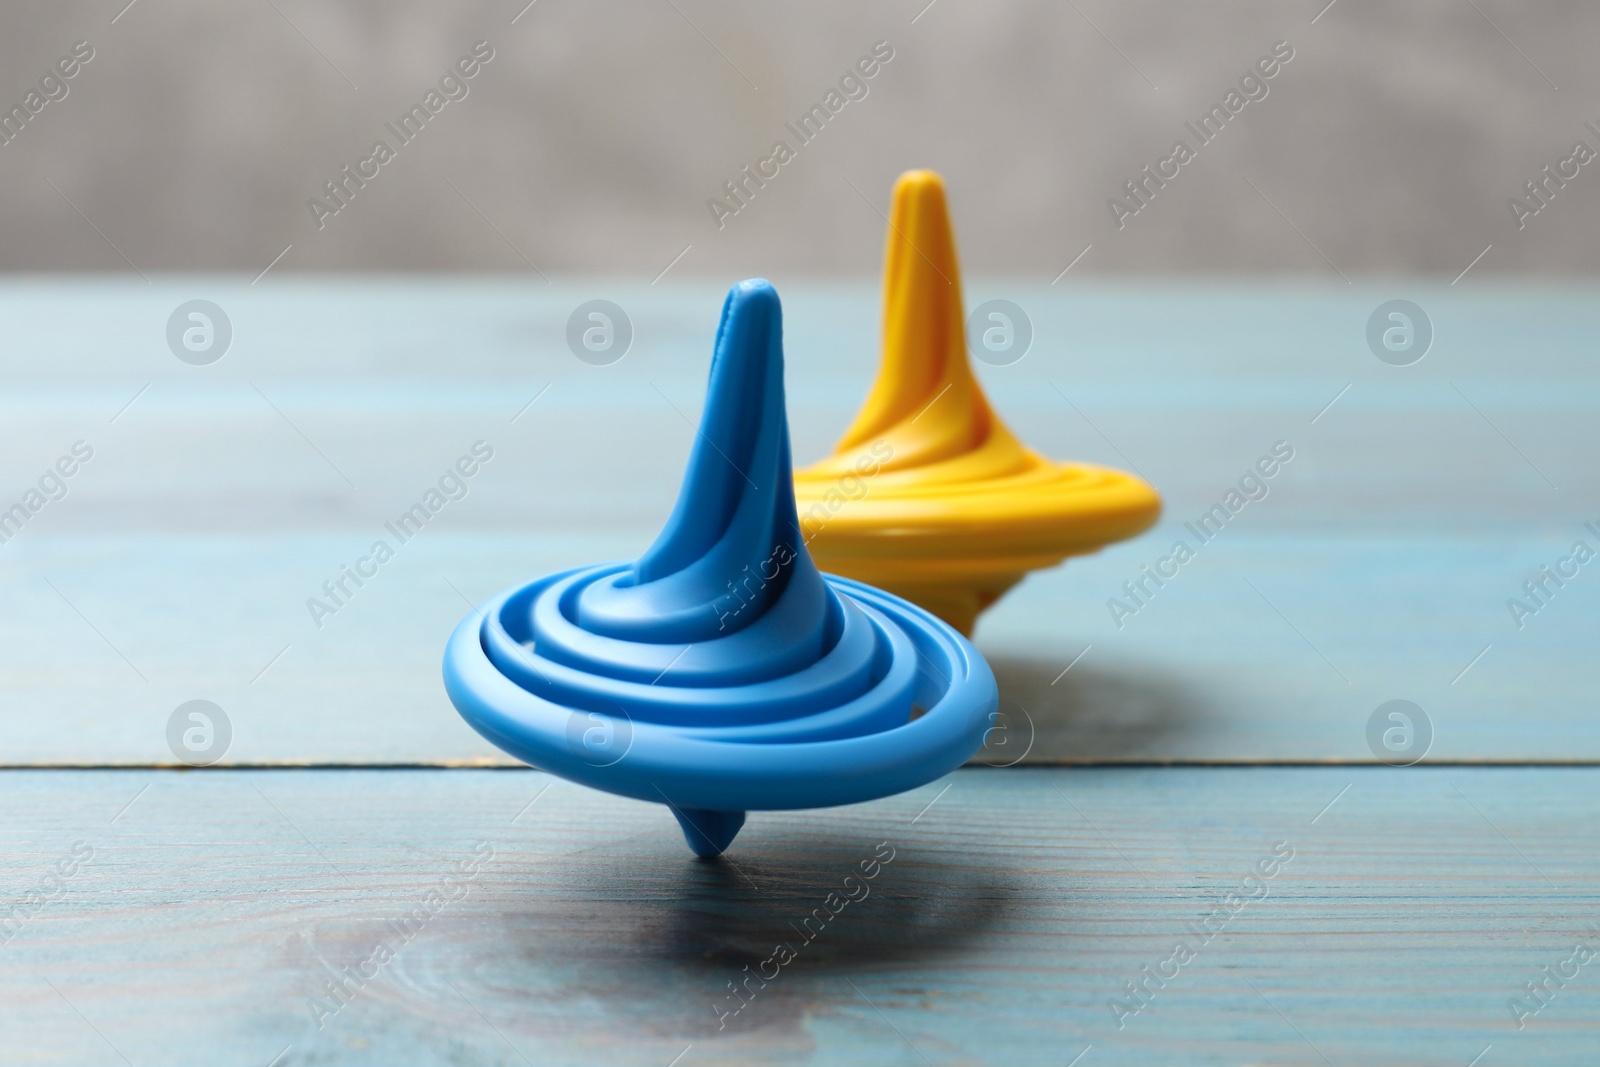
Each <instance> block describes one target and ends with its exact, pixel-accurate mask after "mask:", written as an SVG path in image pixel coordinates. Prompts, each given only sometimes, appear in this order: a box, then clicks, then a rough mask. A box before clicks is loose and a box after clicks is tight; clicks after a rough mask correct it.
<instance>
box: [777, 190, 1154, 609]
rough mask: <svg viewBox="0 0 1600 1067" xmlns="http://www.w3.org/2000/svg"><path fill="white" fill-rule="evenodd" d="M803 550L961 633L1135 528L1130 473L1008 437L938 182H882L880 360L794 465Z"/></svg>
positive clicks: (1140, 490)
mask: <svg viewBox="0 0 1600 1067" xmlns="http://www.w3.org/2000/svg"><path fill="white" fill-rule="evenodd" d="M794 490H795V499H796V501H797V503H798V504H799V510H800V520H801V525H802V526H803V527H804V533H805V537H806V541H807V543H808V545H809V546H810V549H811V554H812V555H813V556H814V557H816V561H817V564H818V565H819V566H820V567H821V568H822V569H823V570H825V571H830V572H832V573H834V574H840V575H844V576H845V577H847V578H855V579H858V580H860V581H863V582H866V583H868V584H870V585H875V586H878V587H880V588H883V589H887V590H889V591H890V592H892V593H897V594H899V595H900V596H902V597H905V598H906V599H907V600H910V601H912V602H913V603H915V604H919V605H921V606H922V607H924V608H926V609H928V610H929V611H931V612H933V613H934V614H935V615H938V616H939V617H940V618H942V619H944V620H945V621H946V622H948V623H950V624H951V625H952V626H954V627H956V628H957V629H959V630H960V631H961V632H962V633H964V634H971V632H972V627H973V624H974V623H975V622H976V621H977V617H978V613H979V612H980V611H982V610H983V609H984V608H986V607H988V606H989V605H990V604H993V603H994V602H995V601H996V600H998V599H999V598H1000V596H1001V595H1002V594H1003V593H1005V591H1006V590H1007V589H1009V588H1011V587H1012V586H1013V585H1015V584H1016V583H1017V582H1018V581H1020V580H1021V579H1022V576H1023V575H1024V574H1026V573H1027V572H1028V571H1031V570H1038V569H1040V568H1042V567H1054V566H1055V565H1057V564H1058V563H1060V562H1061V561H1062V560H1063V559H1065V558H1066V557H1067V556H1074V555H1079V554H1082V553H1086V552H1093V551H1094V550H1095V549H1098V548H1100V547H1101V546H1102V545H1107V544H1110V543H1111V542H1113V541H1120V540H1122V539H1124V538H1127V537H1132V536H1133V535H1134V534H1137V533H1139V532H1140V531H1142V530H1145V529H1148V528H1149V527H1150V525H1151V524H1152V523H1154V522H1155V521H1156V516H1157V515H1159V514H1160V513H1161V498H1160V496H1158V495H1157V494H1156V491H1155V490H1154V489H1152V488H1151V487H1150V486H1149V485H1148V484H1147V483H1146V482H1144V481H1143V480H1141V479H1139V478H1136V477H1134V476H1133V475H1131V474H1124V473H1123V472H1122V471H1118V470H1111V469H1109V468H1106V467H1096V466H1091V465H1090V464H1087V463H1056V462H1054V461H1052V460H1048V459H1046V458H1044V457H1043V456H1041V455H1039V454H1038V453H1036V452H1034V451H1032V450H1031V449H1029V448H1027V447H1025V446H1024V445H1023V444H1022V442H1020V441H1018V440H1017V439H1016V438H1015V437H1014V436H1012V434H1011V431H1010V430H1009V429H1007V428H1006V426H1005V424H1004V423H1002V422H1001V421H1000V419H999V417H998V416H997V415H995V413H994V410H993V409H992V408H990V407H989V401H988V399H987V398H985V397H984V395H983V390H982V389H980V388H979V386H978V382H977V379H976V378H974V377H973V375H972V367H971V365H970V364H969V363H968V362H967V344H966V335H965V330H964V328H963V317H962V304H961V275H960V271H959V268H958V267H957V265H956V245H955V236H954V234H953V233H952V232H951V228H950V217H949V213H948V211H947V210H946V208H945V201H944V182H943V180H942V179H940V177H939V176H938V175H937V174H935V173H933V172H932V171H927V170H914V171H909V172H907V173H905V174H903V175H901V176H900V180H899V182H897V183H896V185H895V189H894V206H893V208H892V214H891V217H890V221H889V235H888V248H887V251H886V253H885V262H884V284H883V363H882V365H881V366H880V367H879V368H878V380H877V381H876V382H874V383H873V386H872V392H871V393H870V394H868V396H867V401H866V403H865V404H863V405H862V407H861V410H860V412H859V413H857V415H856V419H855V423H854V424H853V425H852V426H851V427H850V429H849V430H848V431H846V433H845V435H844V437H842V438H841V439H840V440H839V443H838V445H836V446H835V448H834V452H833V455H831V456H829V457H828V458H827V459H824V460H822V461H821V462H819V463H816V464H814V465H812V466H810V467H807V468H806V469H804V470H801V471H798V472H797V473H796V474H795V479H794Z"/></svg>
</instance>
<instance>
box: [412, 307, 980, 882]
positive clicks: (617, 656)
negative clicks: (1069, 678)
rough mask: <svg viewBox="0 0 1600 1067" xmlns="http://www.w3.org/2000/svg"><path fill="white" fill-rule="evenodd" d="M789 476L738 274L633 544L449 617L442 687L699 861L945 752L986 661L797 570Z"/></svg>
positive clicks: (897, 612) (918, 623)
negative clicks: (646, 540)
mask: <svg viewBox="0 0 1600 1067" xmlns="http://www.w3.org/2000/svg"><path fill="white" fill-rule="evenodd" d="M792 479H793V474H792V470H791V465H790V460H789V424H788V418H787V415H786V414H785V408H784V394H783V347H782V322H781V312H780V308H779V304H778V295H777V293H776V292H774V291H773V288H772V286H771V285H769V284H768V283H767V282H765V281H760V280H755V281H747V282H742V283H740V284H739V285H736V286H735V287H734V288H733V290H732V291H731V292H730V293H729V295H728V299H727V301H726V302H725V303H724V304H723V309H722V323H721V325H720V326H719V327H718V330H717V341H716V352H715V355H714V356H713V359H712V362H711V376H710V383H709V387H708V390H707V394H706V405H705V411H704V413H703V415H702V417H701V422H700V430H699V433H698V434H697V436H696V439H695V442H694V446H693V450H692V452H691V453H690V457H689V466H688V471H687V472H686V474H685V476H684V481H683V488H682V490H681V492H680V494H679V497H678V502H677V505H676V507H674V509H673V512H672V516H671V518H669V519H668V520H667V524H666V527H665V528H664V529H663V530H662V531H661V534H660V536H658V537H657V538H656V541H655V544H653V545H651V546H650V549H649V550H648V551H647V552H645V554H644V555H642V556H640V557H639V558H638V559H637V560H635V561H634V562H632V563H602V564H598V565H595V566H590V567H580V568H577V569H575V570H570V571H564V572H561V573H559V574H553V575H549V576H547V577H544V578H539V579H537V580H535V581H532V582H529V583H528V584H526V585H523V586H519V587H517V588H514V589H510V590H507V591H506V592H504V593H502V594H500V595H499V596H497V597H495V598H494V599H493V600H491V601H490V602H489V603H488V604H486V605H485V606H484V607H483V609H482V611H481V612H475V613H474V614H473V615H471V616H468V617H467V618H466V619H464V620H463V621H462V622H461V624H460V625H459V626H458V627H456V630H455V633H454V634H452V635H451V637H450V641H449V644H448V645H447V647H446V649H445V656H444V682H445V689H446V690H447V691H448V693H449V694H450V699H451V701H452V702H454V704H455V706H456V708H457V709H458V710H459V711H460V712H461V715H462V717H463V718H464V719H466V720H467V722H468V723H469V724H470V725H471V726H472V727H473V729H475V730H477V731H478V732H479V733H480V734H482V735H483V736H484V737H486V738H487V739H488V740H490V741H492V742H493V743H494V744H496V745H498V746H499V747H500V748H502V749H504V750H505V751H507V752H509V753H510V754H512V755H513V756H516V757H517V758H518V759H521V760H525V761H526V762H528V763H531V764H533V765H534V766H536V767H539V768H540V769H542V770H545V771H549V772H550V773H552V774H557V775H560V776H562V777H563V778H568V779H571V780H572V781H575V782H580V783H582V784H584V785H588V786H592V787H594V788H596V789H604V790H607V791H609V792H612V793H618V794H621V795H623V796H628V797H634V798H636V799H639V800H651V801H656V802H659V803H665V804H667V805H668V806H669V807H670V808H671V809H672V811H673V814H674V815H676V816H677V818H678V821H679V823H680V824H682V826H683V832H684V836H685V838H687V840H688V842H689V847H690V848H692V849H693V850H694V851H695V852H696V853H697V854H698V855H701V856H715V855H717V854H719V853H721V852H722V851H723V850H724V849H726V848H727V847H728V845H729V844H730V843H731V842H732V840H733V838H734V836H735V835H736V834H737V833H738V832H739V828H740V827H741V826H742V825H743V824H744V818H745V812H746V811H749V810H752V809H782V808H820V807H828V806H831V805H835V804H851V803H856V802H858V801H864V800H871V799H873V798H876V797H881V796H887V795H889V794H891V793H898V792H901V791H903V790H906V789H912V788H914V787H916V786H919V785H922V784H924V783H926V782H929V781H932V780H933V779H935V778H938V777H940V776H942V775H944V774H945V773H947V772H948V771H951V770H953V769H955V768H956V767H958V766H960V765H961V764H962V763H963V762H964V761H965V760H966V759H967V757H968V756H970V755H972V753H973V752H975V751H976V750H977V749H978V748H980V747H981V746H982V744H983V736H984V732H985V730H986V729H987V728H988V726H989V725H990V716H991V714H992V713H993V712H994V711H995V709H996V707H997V704H998V695H997V692H996V688H995V682H994V675H993V674H992V673H990V670H989V666H988V664H986V663H985V662H984V660H983V657H982V656H980V655H979V654H978V652H977V650H976V649H974V648H973V647H972V645H971V644H969V643H968V642H967V640H966V639H965V638H964V637H962V636H961V635H960V634H958V633H956V632H955V631H954V630H953V629H951V628H950V627H949V626H947V625H946V624H945V623H943V622H941V621H939V620H938V619H937V618H935V617H934V616H933V615H930V614H929V613H928V612H926V611H924V610H923V609H921V608H918V607H917V606H915V605H913V604H910V603H907V602H906V601H904V600H901V599H900V598H898V597H896V596H893V595H891V594H888V593H885V592H883V591H881V590H878V589H874V588H872V587H871V586H867V585H863V584H861V583H859V582H855V581H851V580H849V579H844V578H835V577H832V576H824V575H822V574H821V573H820V572H818V570H817V568H816V565H815V564H814V563H813V562H812V560H811V556H810V554H809V553H808V552H807V550H806V545H805V542H804V540H803V539H802V538H801V535H800V528H799V523H798V521H797V520H796V516H795V502H794V493H793V489H792ZM917 711H920V712H921V714H918V715H916V716H915V717H913V715H914V713H915V712H917Z"/></svg>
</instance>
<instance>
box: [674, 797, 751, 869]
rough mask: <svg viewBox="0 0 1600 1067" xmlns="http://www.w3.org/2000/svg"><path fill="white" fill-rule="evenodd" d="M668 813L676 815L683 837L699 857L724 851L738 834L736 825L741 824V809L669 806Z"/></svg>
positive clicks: (717, 854)
mask: <svg viewBox="0 0 1600 1067" xmlns="http://www.w3.org/2000/svg"><path fill="white" fill-rule="evenodd" d="M672 814H674V815H676V816H677V817H678V825H679V826H681V827H683V837H684V840H686V841H688V842H689V847H690V848H691V849H693V850H694V854H695V855H696V856H699V857H700V858H701V859H703V860H709V859H715V858H716V857H718V856H720V855H722V854H723V852H725V851H727V848H728V846H729V845H731V844H733V839H734V838H735V837H738V836H739V828H740V827H742V826H743V825H744V812H742V811H707V810H705V809H704V808H679V807H673V809H672Z"/></svg>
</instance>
